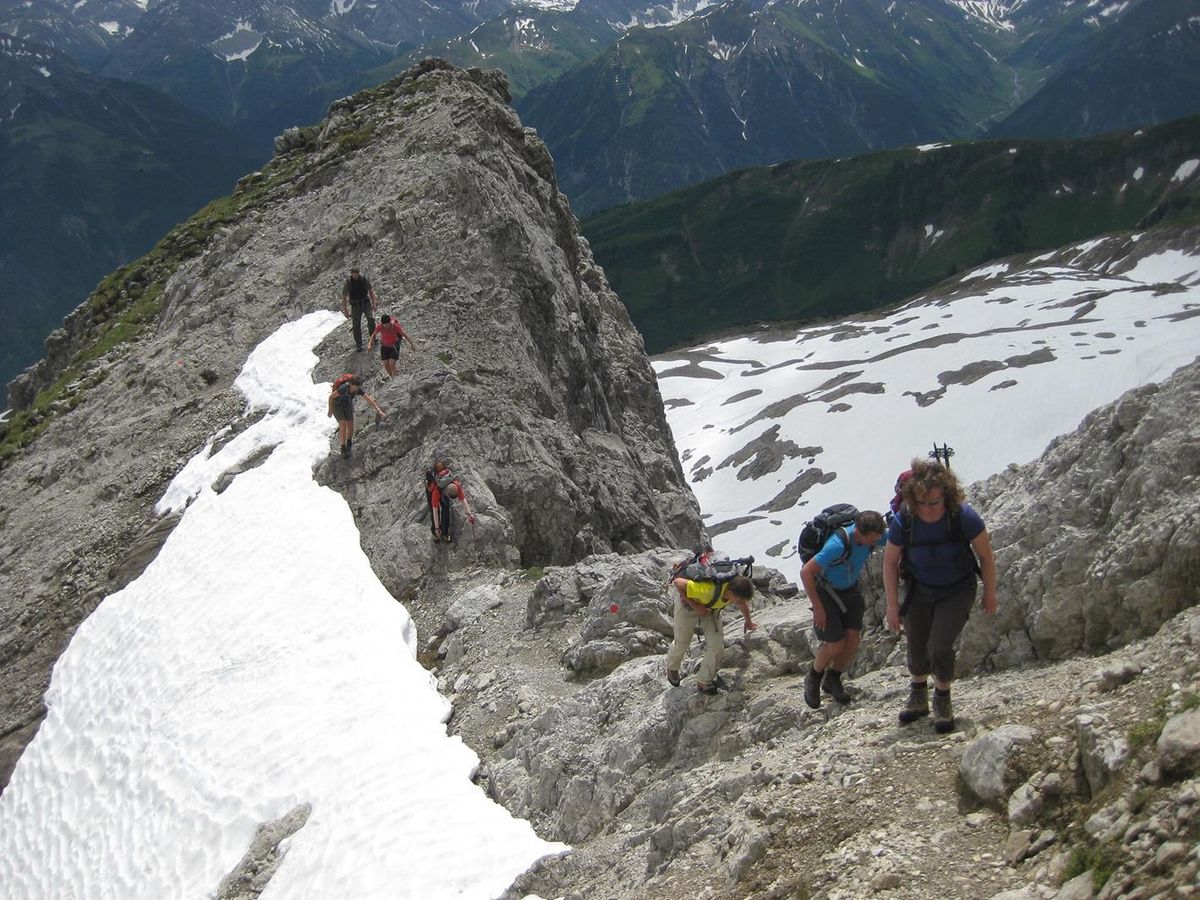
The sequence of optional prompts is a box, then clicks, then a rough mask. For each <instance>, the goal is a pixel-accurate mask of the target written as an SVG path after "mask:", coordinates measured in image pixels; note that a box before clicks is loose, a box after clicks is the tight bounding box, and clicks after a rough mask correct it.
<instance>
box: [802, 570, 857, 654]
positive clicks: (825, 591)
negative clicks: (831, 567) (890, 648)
mask: <svg viewBox="0 0 1200 900" xmlns="http://www.w3.org/2000/svg"><path fill="white" fill-rule="evenodd" d="M830 590H831V588H830V587H829V585H827V584H825V583H824V582H821V581H819V582H817V594H818V595H819V596H820V600H821V605H822V606H823V607H825V627H824V628H817V627H816V626H815V625H814V626H813V632H814V633H815V634H816V636H817V637H818V638H820V639H821V640H822V641H826V642H827V643H831V644H832V643H836V642H838V641H840V640H841V639H842V638H844V637H845V636H846V632H847V631H862V627H863V613H864V612H865V610H866V606H867V604H866V602H865V601H864V600H863V595H862V591H860V590H859V589H858V585H857V584H854V585H851V586H850V587H848V588H832V590H834V591H837V595H838V596H839V597H840V598H841V600H842V603H843V605H845V607H846V611H845V612H842V610H841V608H840V607H839V606H838V605H837V601H836V600H834V599H833V598H832V597H831V596H829V591H830Z"/></svg>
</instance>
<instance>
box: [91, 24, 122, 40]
mask: <svg viewBox="0 0 1200 900" xmlns="http://www.w3.org/2000/svg"><path fill="white" fill-rule="evenodd" d="M96 24H97V25H99V26H100V27H101V28H103V29H104V30H105V31H107V32H108V33H109V34H111V35H112V36H113V37H116V36H117V35H118V34H120V33H121V23H120V22H97V23H96Z"/></svg>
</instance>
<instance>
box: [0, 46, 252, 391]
mask: <svg viewBox="0 0 1200 900" xmlns="http://www.w3.org/2000/svg"><path fill="white" fill-rule="evenodd" d="M0 83H4V84H5V85H6V86H7V87H6V90H5V92H4V97H5V102H6V103H7V104H9V105H8V106H7V107H6V108H4V109H3V110H2V111H0V112H2V115H0V326H2V327H0V335H2V337H0V382H7V381H8V380H9V379H10V378H12V377H13V376H14V375H15V374H16V373H17V372H18V371H19V370H20V369H22V368H24V367H25V366H27V365H30V364H31V363H33V362H34V361H35V360H37V359H38V358H39V357H40V356H41V355H42V353H43V347H42V342H43V340H44V338H45V336H46V335H47V334H48V333H49V332H50V331H51V330H52V329H53V328H54V327H56V326H57V325H58V324H60V323H61V321H62V317H63V316H64V315H65V314H66V313H67V312H68V311H70V310H71V309H72V308H74V307H75V306H76V305H77V304H78V303H79V302H80V300H81V299H82V298H83V297H85V296H87V294H88V293H89V292H90V291H91V290H92V289H93V288H94V287H95V286H96V282H97V281H98V280H99V279H100V278H101V276H103V275H104V274H105V273H107V272H109V271H111V270H112V269H113V268H114V267H115V266H119V265H122V264H124V263H126V262H128V261H130V260H131V259H134V258H135V257H137V256H139V255H141V254H142V253H145V252H146V251H147V250H148V249H149V248H150V246H151V245H152V244H153V243H154V241H156V240H157V239H158V238H159V236H161V234H162V233H163V231H164V230H165V229H167V228H169V227H170V226H171V224H173V223H174V222H176V221H178V220H179V219H180V218H181V217H183V216H186V215H188V214H189V213H191V212H193V211H194V210H195V209H197V208H198V207H200V206H202V205H203V204H204V203H205V202H207V201H208V200H209V199H210V198H211V197H213V196H215V195H216V194H218V193H221V192H224V191H228V190H229V189H230V187H231V186H232V185H233V183H234V182H235V181H236V180H237V178H238V177H239V176H240V175H242V174H244V173H245V172H246V171H248V170H250V169H251V168H253V166H254V161H255V158H254V156H253V155H252V154H251V153H250V152H249V150H248V149H247V148H246V146H245V143H244V142H243V141H241V140H240V139H239V138H238V137H237V136H236V135H234V134H233V133H231V132H229V131H227V130H226V129H224V128H221V127H220V126H218V125H216V124H215V123H213V122H211V121H209V120H206V119H204V118H202V117H200V116H197V115H196V114H195V113H193V112H191V111H190V110H188V109H186V108H185V107H183V106H181V105H180V104H178V103H176V102H175V101H173V100H171V99H170V98H168V97H165V96H163V95H161V94H158V93H157V92H155V91H152V90H150V89H148V88H144V87H140V86H138V85H132V84H126V83H122V82H119V81H114V80H111V79H103V78H97V77H95V76H93V75H90V74H88V73H87V72H84V71H83V70H82V69H80V68H79V67H77V66H76V65H74V64H73V63H71V62H70V61H69V60H68V59H67V58H66V57H65V56H63V55H62V54H60V53H56V52H54V51H51V50H49V49H47V48H42V47H38V46H36V45H33V44H27V43H25V42H23V41H19V40H16V39H14V38H8V37H0Z"/></svg>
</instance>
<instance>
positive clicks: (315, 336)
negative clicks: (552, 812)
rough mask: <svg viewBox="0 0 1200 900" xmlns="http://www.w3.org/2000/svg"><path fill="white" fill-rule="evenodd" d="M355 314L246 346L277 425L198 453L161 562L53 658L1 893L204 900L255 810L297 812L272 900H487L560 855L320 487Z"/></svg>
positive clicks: (308, 323)
mask: <svg viewBox="0 0 1200 900" xmlns="http://www.w3.org/2000/svg"><path fill="white" fill-rule="evenodd" d="M341 321H342V317H341V316H340V315H337V314H335V313H332V312H319V313H313V314H311V315H308V316H305V317H304V318H302V319H300V320H299V321H296V322H290V323H287V324H285V325H283V326H282V327H281V328H280V329H279V330H278V331H277V332H276V333H275V334H273V335H272V336H270V337H268V338H267V339H266V340H265V341H263V343H262V344H260V345H259V346H258V347H257V348H256V349H255V351H254V352H253V353H252V354H251V355H250V358H249V359H248V360H247V362H246V365H245V367H244V368H243V370H242V373H241V374H240V375H239V377H238V380H237V386H238V387H239V389H241V390H242V391H243V393H245V395H246V398H247V402H248V404H249V408H250V409H251V410H259V411H262V412H263V415H262V417H261V418H260V419H259V420H258V421H257V422H255V423H254V424H253V425H251V426H249V427H248V428H246V429H245V430H244V431H243V432H242V433H241V434H239V435H238V437H237V438H235V439H234V440H232V441H230V442H229V443H228V444H227V445H226V446H225V447H223V448H222V449H221V450H220V451H219V452H217V453H215V454H214V453H212V452H211V449H206V450H205V451H204V452H202V453H201V454H199V455H198V456H197V458H196V459H194V460H192V461H191V462H189V464H188V465H187V466H186V467H185V468H184V470H183V471H182V472H181V473H180V475H179V477H178V478H177V479H176V481H175V482H173V483H172V484H171V486H170V488H169V489H168V491H167V493H166V495H164V497H163V500H162V503H161V504H160V506H161V507H162V508H163V509H168V508H178V507H179V506H181V505H182V504H183V503H185V502H186V501H187V499H188V498H194V499H193V500H192V502H191V504H190V505H188V506H187V509H186V511H185V512H184V514H183V517H182V519H181V520H180V522H179V524H178V525H177V526H176V528H175V530H174V532H173V533H172V534H171V536H170V537H169V538H168V540H167V542H166V543H165V545H164V546H163V548H162V551H161V552H160V553H159V555H158V557H157V558H156V559H155V560H154V561H153V562H152V563H151V564H150V565H149V566H148V567H147V569H146V570H145V572H144V573H143V574H142V576H141V577H140V578H138V579H137V580H136V581H134V582H133V583H131V584H130V585H129V586H128V587H126V588H125V589H124V590H122V591H119V592H117V593H115V594H112V595H110V596H109V597H107V598H106V599H105V600H104V601H103V602H102V603H101V604H100V606H99V607H98V608H97V610H96V611H95V612H94V613H93V614H92V615H91V616H90V617H89V618H88V619H86V620H85V621H84V622H83V624H82V625H80V627H79V629H78V630H77V631H76V633H75V635H74V637H73V638H72V640H71V643H70V645H69V646H68V647H67V649H66V651H65V652H64V653H63V655H62V657H61V658H60V659H59V661H58V663H57V664H56V666H55V668H54V673H53V676H52V679H51V684H50V688H49V690H48V692H47V694H46V706H47V709H48V713H47V716H46V719H45V721H44V722H43V724H42V726H41V728H40V730H39V731H38V734H37V736H36V738H35V739H34V740H33V742H32V743H31V744H30V745H29V747H28V748H27V749H26V751H25V753H24V755H23V756H22V757H21V760H20V762H19V763H18V765H17V768H16V770H15V772H14V773H13V777H12V781H11V782H10V784H9V786H8V788H7V789H6V791H5V792H4V794H3V795H0V884H3V885H4V886H5V892H6V896H10V897H25V898H40V897H135V896H137V897H203V896H209V894H210V893H211V892H212V891H213V890H214V888H215V886H216V885H217V884H218V883H219V882H220V880H221V878H222V877H223V876H224V875H225V874H226V873H227V872H229V871H230V870H231V869H232V868H233V867H234V865H235V864H236V863H237V862H238V861H239V859H240V858H241V857H242V854H243V853H244V852H245V851H246V848H247V847H248V846H249V843H250V840H251V838H252V837H253V835H254V832H255V828H256V826H257V825H258V823H260V822H264V821H268V820H273V819H277V818H279V817H280V816H282V815H283V814H284V813H286V812H288V811H289V810H291V809H292V808H293V807H295V806H296V805H298V804H300V803H309V804H311V806H312V813H311V815H310V817H309V819H308V821H307V823H306V824H305V825H304V826H303V827H302V828H301V829H300V831H298V832H297V833H296V834H295V835H293V836H292V837H290V838H289V839H288V840H287V841H286V856H285V857H284V859H283V861H282V864H281V865H280V868H279V869H278V871H277V872H276V873H275V875H274V876H273V877H272V879H271V882H270V885H269V888H268V893H269V894H270V895H271V896H276V897H381V898H382V897H387V898H393V897H411V898H427V897H450V896H454V897H475V898H480V900H483V898H490V897H494V896H497V895H499V894H500V893H502V892H503V891H504V890H505V888H507V887H508V885H509V884H510V883H511V882H512V880H513V879H514V878H515V877H516V876H517V875H518V874H520V872H522V871H524V870H525V869H526V868H527V867H528V866H529V865H531V864H532V863H533V862H534V861H535V860H537V859H538V858H539V857H541V856H544V855H546V854H548V853H555V852H560V851H563V850H565V849H566V848H565V847H563V845H561V844H552V843H547V842H544V841H542V840H540V839H539V838H538V837H537V836H536V835H535V834H534V833H533V830H532V828H531V827H530V826H529V825H528V823H526V822H523V821H519V820H515V819H513V818H512V817H511V816H510V815H509V814H508V813H507V812H506V811H505V810H504V809H503V808H502V807H500V806H498V805H497V804H495V803H493V802H492V801H491V800H489V799H488V798H487V797H486V795H485V794H484V793H483V791H482V790H480V789H479V788H478V787H476V786H475V785H474V784H472V783H471V780H470V778H471V775H472V773H473V772H474V770H475V769H476V768H477V766H478V759H477V758H476V756H475V755H474V753H473V752H471V750H470V749H468V748H467V747H466V746H465V745H464V744H463V743H462V741H461V740H460V739H459V738H457V737H455V738H451V737H448V736H447V734H446V729H445V722H446V720H447V719H448V717H449V713H450V707H449V704H448V703H447V701H446V700H445V699H444V698H442V697H441V696H439V695H438V693H437V691H436V689H435V685H434V681H433V678H432V676H431V675H430V674H429V673H428V672H427V671H426V670H425V669H424V668H422V667H421V665H420V664H419V663H418V662H417V660H416V659H415V657H414V647H415V645H416V633H415V628H414V625H413V622H412V620H411V619H410V618H409V616H408V613H407V612H406V611H405V609H404V607H403V606H401V605H400V604H399V603H397V602H396V601H395V600H394V599H393V598H392V597H391V596H390V595H389V594H388V593H387V591H386V590H385V589H384V588H383V586H382V585H381V584H380V583H379V581H378V579H377V578H376V577H375V575H374V573H373V572H372V570H371V567H370V563H369V561H368V560H367V558H366V556H365V555H364V554H363V552H362V549H361V547H360V545H359V537H358V532H357V529H356V528H355V525H354V519H353V516H352V514H351V512H350V510H349V508H348V507H347V506H346V503H345V501H344V500H343V499H342V498H341V496H340V495H338V494H337V493H336V492H334V491H332V490H330V489H328V488H325V487H322V486H320V485H318V484H317V483H316V482H315V480H314V479H313V466H314V464H315V462H316V461H318V460H320V459H323V458H324V457H325V456H326V455H327V454H328V453H329V450H330V437H331V431H332V428H333V425H332V420H330V419H328V418H326V415H325V412H326V410H325V404H326V400H325V398H326V397H327V395H328V391H329V386H328V385H327V384H315V383H313V381H312V378H311V375H312V370H313V367H314V366H315V364H316V362H317V359H316V356H315V354H313V352H312V350H311V348H312V347H313V346H314V345H315V344H316V343H317V342H319V341H320V340H321V339H322V338H323V337H324V336H325V335H326V334H328V333H329V331H331V330H332V329H333V328H334V327H336V326H337V325H338V324H339V323H340V322H341ZM267 448H273V449H271V452H270V454H269V456H268V457H267V458H266V459H265V460H264V461H262V462H261V463H260V464H259V465H258V466H257V467H255V468H252V469H250V470H249V471H246V472H243V473H242V474H239V475H237V476H236V477H235V478H234V479H233V481H232V483H231V484H230V485H229V486H228V487H227V488H226V489H225V490H224V491H223V492H222V493H220V494H217V493H216V492H215V491H214V490H213V489H212V487H211V481H212V479H213V478H215V477H216V476H217V475H218V474H220V473H221V472H223V471H225V469H226V467H228V466H230V465H233V464H235V463H236V462H239V461H244V460H246V459H248V458H249V456H251V455H254V454H256V453H257V452H258V451H260V450H265V449H267Z"/></svg>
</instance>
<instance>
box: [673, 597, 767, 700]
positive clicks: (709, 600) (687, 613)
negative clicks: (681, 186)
mask: <svg viewBox="0 0 1200 900" xmlns="http://www.w3.org/2000/svg"><path fill="white" fill-rule="evenodd" d="M672 584H674V585H675V589H676V590H677V591H678V592H679V602H678V603H677V604H675V640H674V642H673V643H672V644H671V650H670V652H669V653H667V681H669V682H670V683H671V686H672V687H679V682H680V677H679V666H680V664H681V663H682V662H683V657H684V655H685V654H686V653H687V648H688V644H689V643H691V640H692V634H693V633H694V632H695V630H696V625H697V624H699V625H700V627H701V629H703V631H704V659H703V660H702V661H701V663H700V670H699V671H698V672H697V673H696V679H697V681H696V690H698V691H699V692H700V693H702V694H715V693H716V692H717V691H718V690H719V689H720V688H723V687H725V682H724V681H722V680H721V676H720V675H718V674H717V669H718V668H719V667H720V665H721V655H722V653H724V650H725V634H724V632H723V631H722V630H721V610H722V609H724V608H725V607H726V606H727V605H728V604H730V603H732V604H734V605H735V606H737V608H738V609H740V610H741V611H742V625H743V627H744V629H745V630H746V631H754V629H756V628H758V626H757V625H755V624H754V620H753V619H751V618H750V598H751V597H753V596H754V582H752V581H751V580H750V579H749V578H747V577H746V576H745V575H737V576H734V577H733V578H731V579H729V580H728V581H721V582H717V581H692V580H690V579H687V578H676V579H675V580H674V581H673V582H672Z"/></svg>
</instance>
